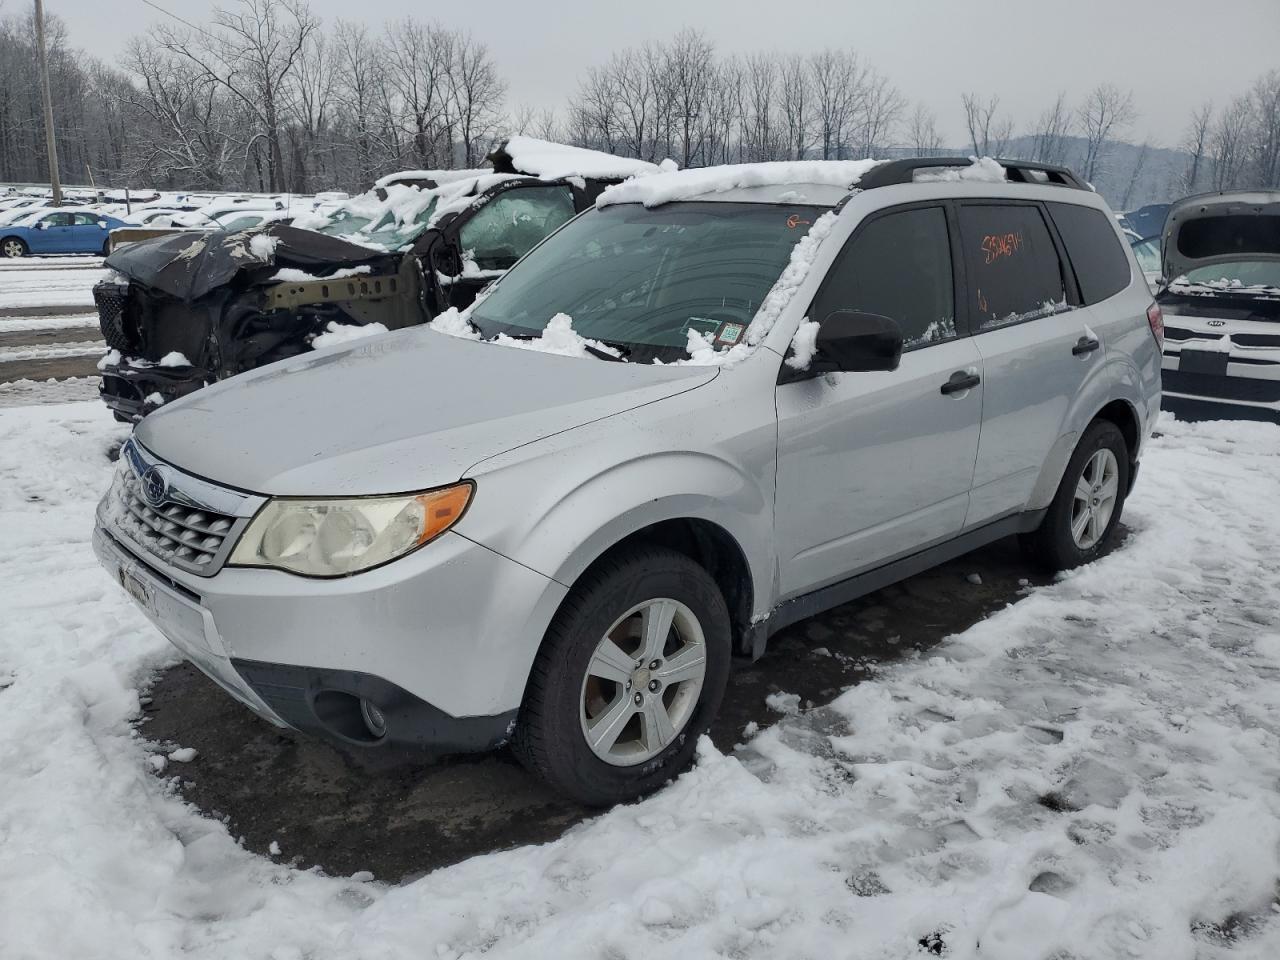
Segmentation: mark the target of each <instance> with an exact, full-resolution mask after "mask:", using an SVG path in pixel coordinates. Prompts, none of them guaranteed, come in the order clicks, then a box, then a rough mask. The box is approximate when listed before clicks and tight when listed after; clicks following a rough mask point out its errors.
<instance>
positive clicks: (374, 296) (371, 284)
mask: <svg viewBox="0 0 1280 960" xmlns="http://www.w3.org/2000/svg"><path fill="white" fill-rule="evenodd" d="M106 265H107V267H108V268H109V270H110V272H109V273H108V275H107V277H106V278H105V279H103V280H102V281H100V282H99V283H98V285H97V286H96V287H95V288H94V292H93V294H94V302H95V305H96V306H97V309H98V319H99V324H100V325H101V327H102V333H103V337H104V338H105V339H106V342H107V346H108V347H109V348H110V352H109V353H108V354H107V356H106V357H105V358H104V359H103V361H102V362H101V363H100V364H99V368H100V370H101V372H102V383H101V386H100V388H99V389H100V392H101V395H102V398H103V400H104V401H105V402H106V403H107V405H108V406H109V407H110V408H111V410H112V412H113V413H114V414H115V415H116V418H117V419H119V420H123V421H137V420H140V419H141V418H142V417H143V416H145V415H146V414H147V413H148V412H150V411H151V410H154V409H156V408H157V407H159V406H161V405H163V404H165V403H169V402H171V401H173V400H176V399H178V398H179V397H182V396H185V395H186V394H188V393H191V392H193V391H195V390H198V389H200V388H201V387H203V386H205V385H206V384H208V383H212V382H214V381H216V380H222V379H225V378H227V377H231V376H235V375H236V374H238V373H242V372H244V371H246V370H251V369H254V368H255V367H260V366H263V365H264V364H267V363H271V362H274V361H276V360H282V359H284V358H286V357H291V356H295V355H297V354H299V353H303V352H305V351H307V350H308V349H310V347H311V343H312V341H313V340H314V339H315V338H316V337H317V336H318V335H320V334H322V333H324V332H325V331H326V330H327V329H328V328H329V325H330V324H332V323H337V324H340V325H364V324H370V323H379V324H381V325H382V326H383V327H385V328H386V329H394V328H397V327H402V326H408V325H410V324H413V323H421V322H422V311H421V309H420V307H419V304H418V300H419V296H420V290H421V285H420V280H421V277H420V274H419V268H418V266H417V260H416V259H415V258H413V257H402V256H400V255H399V254H388V253H386V252H383V251H379V250H375V249H371V248H369V247H365V246H361V245H358V244H354V243H349V242H347V241H345V240H341V239H338V238H335V237H329V236H325V235H324V234H320V233H315V232H312V231H309V230H299V229H295V228H293V227H290V226H285V225H282V224H269V225H267V226H266V227H264V228H262V229H259V230H252V231H245V232H242V233H232V234H228V233H202V234H191V233H186V234H175V235H172V236H167V237H159V238H156V239H154V240H148V241H142V242H139V243H133V244H129V245H128V246H124V247H121V248H120V249H119V250H117V251H115V252H114V253H113V254H112V255H111V256H110V257H108V258H107V262H106Z"/></svg>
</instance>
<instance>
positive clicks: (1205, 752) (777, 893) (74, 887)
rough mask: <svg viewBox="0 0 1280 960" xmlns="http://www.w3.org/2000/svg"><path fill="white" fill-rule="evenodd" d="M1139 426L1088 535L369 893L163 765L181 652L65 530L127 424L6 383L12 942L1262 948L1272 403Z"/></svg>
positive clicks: (0, 841)
mask: <svg viewBox="0 0 1280 960" xmlns="http://www.w3.org/2000/svg"><path fill="white" fill-rule="evenodd" d="M1163 430H1164V436H1163V437H1161V438H1158V439H1156V440H1154V441H1152V442H1151V444H1150V447H1149V449H1148V451H1147V454H1146V456H1145V459H1144V465H1143V475H1142V479H1141V480H1140V481H1139V483H1138V486H1137V489H1136V490H1135V493H1134V496H1133V498H1132V500H1131V501H1130V503H1129V505H1128V508H1127V509H1126V514H1125V519H1126V523H1127V524H1128V525H1129V527H1130V528H1131V533H1130V535H1129V538H1128V540H1127V541H1126V542H1125V544H1124V545H1123V546H1122V547H1121V548H1120V549H1119V550H1117V551H1116V552H1115V553H1113V554H1112V555H1111V556H1109V557H1106V558H1104V559H1102V560H1101V561H1099V562H1097V563H1096V564H1094V565H1092V566H1091V567H1087V568H1085V569H1082V570H1079V571H1076V572H1075V573H1073V574H1070V575H1067V576H1065V577H1063V578H1062V579H1061V580H1060V581H1059V582H1057V583H1056V584H1054V585H1052V586H1049V587H1045V588H1038V589H1037V588H1032V589H1030V590H1029V591H1028V593H1027V595H1026V596H1024V597H1023V598H1021V599H1020V600H1019V601H1018V602H1017V603H1016V604H1013V605H1012V606H1010V607H1008V608H1007V609H1005V610H1003V611H1000V612H998V613H996V614H995V615H993V616H991V617H990V618H988V619H985V620H983V621H981V622H979V623H978V624H976V625H975V626H973V627H971V628H970V629H968V630H966V631H964V632H963V633H961V634H958V635H956V636H954V637H952V638H950V639H949V640H948V641H947V642H945V643H944V644H943V645H941V646H939V647H936V648H933V649H932V650H930V651H929V652H928V653H927V654H926V655H925V656H923V657H919V658H916V659H911V658H908V659H906V660H903V661H898V662H894V663H888V664H884V665H882V667H881V668H880V669H879V670H878V671H877V674H876V677H875V679H873V680H869V681H867V682H864V683H862V684H860V685H859V686H856V687H854V688H852V689H850V690H848V691H847V692H845V693H844V694H843V695H842V696H840V697H839V698H838V699H836V700H835V702H834V703H832V704H830V705H829V706H826V707H819V708H817V709H809V710H805V711H801V712H799V713H798V714H797V715H794V716H791V715H788V716H785V717H784V719H782V720H781V721H780V723H779V724H778V725H777V726H774V727H772V728H770V729H768V730H765V731H762V732H759V733H757V734H756V735H755V736H754V738H753V739H752V740H751V743H750V745H749V746H747V747H744V748H741V749H739V750H738V751H737V752H736V753H735V754H732V755H722V754H720V753H719V752H718V751H716V750H715V749H714V748H713V747H711V745H710V744H709V743H707V742H705V741H704V742H703V743H702V744H701V745H700V749H699V756H698V765H697V767H696V768H695V769H694V770H693V771H691V772H690V773H688V774H686V775H685V776H683V777H681V778H680V779H679V780H678V781H677V782H675V783H674V784H672V785H670V786H668V787H667V788H666V789H664V790H663V791H662V792H661V793H659V794H658V795H656V796H654V797H652V798H650V799H649V800H646V801H644V802H642V803H637V804H632V805H628V806H625V807H619V808H617V809H615V810H612V811H610V812H608V813H605V814H603V815H601V816H599V817H597V818H595V819H593V820H590V821H588V822H586V823H583V824H581V825H579V826H577V827H575V828H573V829H572V830H570V831H568V832H567V833H566V834H565V835H564V836H562V837H561V838H560V839H558V840H556V841H553V842H550V843H546V844H542V845H538V846H529V847H520V848H516V849H511V850H506V851H503V852H499V853H494V854H490V855H488V856H483V857H477V858H475V859H472V860H470V861H467V862H465V863H461V864H458V865H456V866H453V867H448V868H444V869H441V870H437V871H435V872H433V873H431V874H429V875H427V876H425V877H423V878H422V879H420V880H417V881H415V882H413V883H409V884H407V885H404V886H401V887H394V888H393V887H387V886H384V885H381V884H376V883H368V882H363V877H364V876H365V875H363V874H360V875H356V876H353V877H351V878H345V879H344V878H328V877H324V876H321V875H320V874H318V873H316V872H311V871H298V870H294V869H291V868H289V867H288V866H286V865H284V864H281V863H274V862H272V861H271V860H270V859H269V858H266V857H257V856H253V855H251V854H249V853H248V852H246V851H245V850H243V849H242V848H240V847H239V846H238V845H237V844H236V843H235V841H234V840H233V839H232V838H231V837H230V836H229V835H228V833H227V829H226V827H225V826H224V825H223V824H222V823H221V822H220V821H217V820H214V819H209V818H205V817H202V816H200V815H199V814H198V813H197V812H196V811H195V810H194V809H193V808H192V807H190V806H188V805H186V804H185V803H183V802H182V801H181V800H180V799H179V798H178V797H177V795H176V793H175V791H174V789H173V787H172V785H171V784H172V781H171V780H166V779H161V778H159V777H157V776H156V774H155V773H154V772H153V764H152V763H151V762H150V760H149V758H150V757H153V756H155V755H156V754H157V752H158V751H159V750H160V749H161V748H160V747H158V746H156V745H151V744H147V743H146V742H145V741H144V740H143V738H142V737H141V736H139V735H137V734H136V733H135V732H134V730H133V728H132V727H131V726H130V721H131V720H132V719H134V718H136V717H137V716H138V715H139V713H140V707H139V703H138V693H137V689H138V685H139V684H140V683H143V682H145V680H146V678H147V677H148V676H149V675H150V674H151V672H152V671H154V670H156V669H159V668H162V667H164V666H166V665H168V664H170V663H172V662H174V660H175V657H174V654H173V652H172V651H171V649H170V648H169V646H168V645H167V644H166V643H165V642H164V641H163V640H162V639H161V638H160V637H159V636H158V634H157V633H156V632H155V630H154V629H153V628H151V627H150V626H149V624H148V623H147V621H146V620H145V619H144V618H143V617H142V615H141V614H140V613H139V612H138V611H137V609H136V608H135V607H134V606H133V605H132V604H131V603H130V602H129V601H128V600H127V598H126V597H125V594H124V592H123V591H122V590H120V588H119V587H118V586H117V585H116V584H114V583H112V582H111V581H110V580H109V579H108V578H107V577H106V576H105V575H104V574H103V573H102V572H101V571H100V570H99V569H98V568H97V566H96V563H95V562H94V559H93V557H92V554H91V553H90V551H89V548H88V544H87V538H88V533H89V530H90V528H91V525H92V520H93V517H92V514H93V501H94V499H95V498H96V496H97V495H98V493H99V491H101V490H103V489H105V487H106V486H107V484H108V482H109V475H110V471H111V466H112V465H111V464H110V463H109V462H108V461H107V459H106V457H105V450H106V447H107V446H108V444H109V443H111V442H118V441H119V440H120V439H122V438H123V437H124V436H125V435H126V428H125V427H123V426H120V425H117V424H115V423H113V422H112V421H111V419H110V414H109V413H108V411H106V410H105V409H104V408H103V407H102V406H101V404H98V403H85V404H75V405H67V406H61V407H42V408H24V409H22V410H12V411H0V450H5V451H20V452H21V456H17V455H16V454H15V455H13V456H9V457H4V458H0V527H2V528H3V529H4V530H5V531H6V546H7V549H6V551H5V552H4V554H2V555H0V622H2V623H4V625H5V629H4V630H3V631H0V665H3V666H2V668H0V672H3V673H5V674H6V676H7V677H11V680H12V682H11V683H9V684H8V685H7V686H6V687H5V688H4V689H3V690H0V902H3V904H4V911H3V912H4V925H3V930H4V933H3V942H4V944H5V947H6V951H5V952H6V954H12V955H13V956H15V957H26V956H40V957H53V956H57V957H72V956H86V957H88V956H92V957H101V956H111V957H126V956H127V957H142V956H155V957H168V956H177V955H180V954H181V955H189V956H194V957H205V958H211V960H212V958H218V960H221V958H228V960H229V958H243V957H264V958H265V957H272V958H277V960H284V958H299V957H308V958H311V960H338V958H341V960H372V958H375V957H376V958H379V960H402V958H403V960H409V958H414V960H417V958H421V957H424V956H427V957H448V958H454V960H456V958H461V957H469V958H470V957H479V956H483V957H486V958H493V960H502V958H516V957H519V958H524V957H557V958H574V960H576V958H596V957H602V956H615V955H616V956H619V957H621V956H628V957H639V956H645V957H713V956H733V957H742V958H750V960H755V958H760V960H765V958H768V960H772V958H778V957H788V958H790V957H797V958H801V957H813V958H818V957H845V956H856V957H914V956H921V955H925V956H928V955H930V953H926V952H925V951H931V952H936V953H940V954H941V955H944V956H946V957H948V958H951V960H1026V958H1050V957H1054V958H1064V960H1065V958H1067V957H1071V958H1079V960H1085V958H1088V960H1122V958H1132V957H1142V958H1145V957H1153V958H1154V957H1160V958H1174V957H1176V958H1187V960H1190V958H1191V957H1204V958H1214V957H1216V958H1226V957H1241V958H1244V957H1249V958H1256V960H1263V958H1271V957H1274V956H1275V955H1276V952H1277V951H1276V945H1277V943H1280V914H1278V913H1277V912H1276V910H1275V904H1276V902H1277V887H1276V882H1277V878H1278V877H1280V856H1278V850H1280V794H1277V791H1276V789H1275V784H1276V783H1277V782H1278V781H1280V684H1278V683H1277V679H1280V612H1278V610H1277V607H1278V604H1277V597H1280V557H1277V554H1276V551H1275V549H1274V544H1275V543H1276V542H1277V540H1280V514H1278V513H1277V512H1276V511H1273V510H1265V509H1263V510H1260V509H1258V505H1259V504H1260V503H1263V504H1269V503H1275V502H1277V500H1280V430H1277V429H1276V428H1275V427H1273V426H1269V425H1258V424H1245V423H1236V424H1201V425H1193V426H1187V425H1183V424H1178V423H1174V422H1166V423H1165V424H1164V425H1163ZM775 699H776V703H777V706H778V707H779V708H784V709H786V710H788V712H790V710H791V708H792V707H793V706H794V707H795V708H799V704H792V703H791V702H790V701H789V700H788V699H787V698H785V697H782V696H779V697H777V698H775ZM142 729H143V730H144V731H145V727H143V728H142ZM165 749H170V748H165ZM178 769H179V770H180V774H179V775H181V776H186V777H191V776H196V777H198V776H199V775H200V774H199V763H198V761H197V762H196V764H195V766H194V769H193V768H192V767H178ZM165 772H166V773H167V774H170V775H172V773H173V768H171V767H170V768H166V770H165ZM335 829H337V827H335ZM358 877H359V878H360V879H357V878H358ZM68 916H74V917H75V922H74V923H68V922H67V918H68Z"/></svg>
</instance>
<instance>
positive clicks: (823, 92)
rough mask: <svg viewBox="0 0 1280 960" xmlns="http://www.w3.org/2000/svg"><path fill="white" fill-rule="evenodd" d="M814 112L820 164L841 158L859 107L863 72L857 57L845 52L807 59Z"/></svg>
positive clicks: (829, 53) (822, 53) (832, 51)
mask: <svg viewBox="0 0 1280 960" xmlns="http://www.w3.org/2000/svg"><path fill="white" fill-rule="evenodd" d="M809 73H810V75H811V77H812V78H813V93H814V104H815V106H816V108H817V111H816V115H815V120H816V124H817V134H818V143H819V144H820V145H821V147H822V159H823V160H835V159H839V158H840V157H841V156H843V150H844V145H845V142H846V138H847V136H848V128H849V122H850V118H851V117H852V116H853V114H854V111H855V110H856V109H857V108H858V107H859V106H860V104H859V102H858V98H859V97H860V96H861V90H860V86H861V77H862V69H861V66H860V64H859V63H858V58H857V55H856V54H853V53H851V52H849V51H846V50H822V51H820V52H818V53H815V54H813V55H812V56H811V57H810V58H809Z"/></svg>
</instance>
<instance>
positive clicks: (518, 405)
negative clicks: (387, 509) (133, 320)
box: [136, 327, 716, 496]
mask: <svg viewBox="0 0 1280 960" xmlns="http://www.w3.org/2000/svg"><path fill="white" fill-rule="evenodd" d="M715 373H716V371H715V370H714V369H710V370H708V369H702V370H699V369H698V368H696V367H675V366H666V367H661V366H651V365H649V364H639V363H634V364H627V363H604V362H600V361H596V362H590V363H589V362H585V361H582V360H573V359H568V358H565V357H559V356H553V355H551V354H549V353H546V352H542V351H538V350H498V349H494V348H493V347H492V346H491V345H489V344H486V343H473V342H470V341H467V340H464V339H460V338H457V337H449V336H441V335H439V334H438V333H435V332H433V331H432V330H430V329H425V328H423V327H409V328H406V329H403V330H393V331H391V332H390V333H386V334H382V335H381V336H377V337H370V338H367V339H364V340H361V341H359V342H357V343H354V344H351V345H349V346H346V347H335V348H332V349H329V350H323V351H320V352H316V353H308V354H303V355H301V356H298V357H293V358H291V359H288V360H282V361H280V362H279V363H273V364H271V365H270V366H267V367H262V368H260V369H258V370H251V371H249V372H248V373H243V374H241V375H240V376H238V377H234V378H233V379H231V380H223V381H220V382H218V383H215V384H213V385H211V386H208V387H205V388H204V389H203V390H197V391H196V392H195V393H192V394H190V395H189V396H186V397H183V398H182V399H181V400H178V401H175V402H174V403H172V404H169V405H166V406H165V407H164V409H163V410H162V411H159V412H157V413H156V414H152V415H150V416H148V417H147V418H146V419H145V420H144V421H143V422H142V423H141V424H139V425H138V428H137V434H136V435H137V437H138V440H139V441H140V442H141V443H142V444H143V445H144V446H146V447H147V448H148V449H149V450H152V451H153V452H155V453H156V454H157V455H158V456H161V457H163V458H164V459H166V460H168V461H170V462H171V463H173V464H174V465H175V466H178V467H180V468H182V469H184V470H187V471H189V472H191V473H194V474H197V475H199V476H205V477H210V478H212V479H214V480H217V481H218V482H220V483H225V484H230V485H231V486H234V487H239V488H241V489H244V490H252V491H254V492H257V493H265V494H276V495H298V496H348V495H350V496H361V495H366V494H378V493H387V492H388V491H401V490H421V489H425V488H426V487H431V486H437V485H439V484H444V483H450V482H452V481H454V480H457V479H459V478H460V477H462V476H464V475H465V474H466V471H467V470H468V469H469V468H470V467H472V466H474V465H475V464H476V463H478V462H480V461H481V460H484V459H487V458H488V457H492V456H496V455H497V454H499V453H503V452H505V451H507V450H510V449H512V448H513V447H517V446H520V445H523V444H526V443H529V442H531V441H534V440H538V439H540V438H542V437H546V436H550V435H551V434H555V433H560V432H562V431H564V430H569V429H572V428H573V427H577V426H581V425H583V424H586V423H590V422H592V421H595V420H600V419H602V418H604V417H609V416H613V415H615V414H618V413H623V412H625V411H627V410H631V409H633V408H635V407H638V406H640V405H642V404H645V403H651V402H653V401H655V400H660V399H662V398H664V397H668V396H672V395H674V394H677V393H681V392H683V391H685V390H687V389H689V388H691V387H695V386H698V385H699V384H701V383H705V382H709V381H710V380H711V379H713V378H714V376H715ZM335 397H344V398H354V399H352V400H350V401H349V402H347V401H343V402H339V403H335V402H334V398H335Z"/></svg>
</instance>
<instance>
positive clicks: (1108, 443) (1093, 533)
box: [1019, 420, 1130, 571]
mask: <svg viewBox="0 0 1280 960" xmlns="http://www.w3.org/2000/svg"><path fill="white" fill-rule="evenodd" d="M1129 469H1130V464H1129V446H1128V444H1127V443H1125V439H1124V434H1122V433H1121V432H1120V428H1119V427H1117V426H1116V425H1115V424H1114V423H1112V422H1111V421H1109V420H1095V421H1093V423H1091V424H1089V427H1088V429H1087V430H1085V432H1084V436H1083V437H1081V438H1080V443H1079V444H1077V446H1076V449H1075V452H1074V453H1073V454H1072V455H1071V459H1070V461H1068V463H1067V469H1066V470H1065V471H1064V472H1063V474H1062V482H1061V483H1060V484H1059V485H1058V492H1057V493H1056V494H1055V495H1054V498H1053V503H1051V504H1050V505H1049V512H1048V513H1046V514H1045V517H1044V519H1043V520H1042V521H1041V522H1040V526H1039V527H1038V528H1036V529H1035V530H1034V531H1032V532H1031V533H1027V534H1023V535H1022V536H1021V537H1020V538H1019V542H1020V544H1021V546H1022V549H1023V552H1024V553H1025V554H1026V555H1027V557H1028V558H1029V559H1030V560H1032V561H1033V562H1035V563H1036V564H1038V565H1039V566H1041V567H1044V568H1045V569H1046V570H1051V571H1058V570H1070V569H1071V568H1072V567H1078V566H1080V565H1081V564H1084V563H1090V562H1092V561H1094V560H1096V559H1097V558H1098V557H1099V556H1101V555H1102V553H1103V552H1105V551H1106V550H1107V549H1108V548H1109V547H1110V546H1111V541H1112V539H1113V537H1114V535H1115V529H1116V526H1117V525H1118V524H1119V522H1120V514H1121V512H1122V511H1123V510H1124V500H1125V495H1126V494H1127V493H1128V491H1129Z"/></svg>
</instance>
